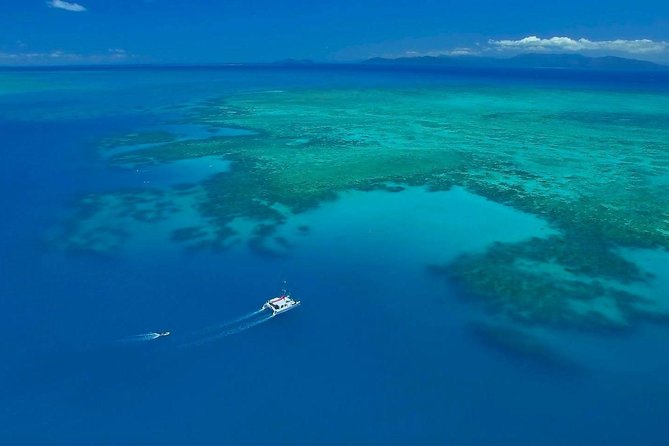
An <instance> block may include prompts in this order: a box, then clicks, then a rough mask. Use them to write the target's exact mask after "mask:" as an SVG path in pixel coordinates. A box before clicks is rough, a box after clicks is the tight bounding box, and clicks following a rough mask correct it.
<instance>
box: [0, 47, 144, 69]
mask: <svg viewBox="0 0 669 446" xmlns="http://www.w3.org/2000/svg"><path fill="white" fill-rule="evenodd" d="M134 59H136V56H135V55H134V54H131V53H128V52H127V51H126V50H124V49H122V48H109V49H108V50H107V51H105V52H100V53H89V54H80V53H73V52H69V51H62V50H53V51H48V52H3V51H0V65H3V64H6V65H68V64H114V63H126V62H130V61H132V60H134Z"/></svg>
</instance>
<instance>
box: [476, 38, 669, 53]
mask: <svg viewBox="0 0 669 446" xmlns="http://www.w3.org/2000/svg"><path fill="white" fill-rule="evenodd" d="M488 44H489V45H490V47H491V48H493V49H496V50H498V51H516V52H526V51H529V52H564V51H572V52H579V51H600V52H616V53H627V54H654V53H662V52H664V51H666V50H667V49H669V43H667V42H663V41H654V40H650V39H637V40H624V39H616V40H588V39H583V38H581V39H572V38H570V37H551V38H549V39H542V38H540V37H537V36H528V37H525V38H523V39H519V40H492V39H491V40H489V41H488Z"/></svg>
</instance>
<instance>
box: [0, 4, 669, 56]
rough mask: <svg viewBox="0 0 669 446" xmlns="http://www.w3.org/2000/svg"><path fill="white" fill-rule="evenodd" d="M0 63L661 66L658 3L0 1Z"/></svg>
mask: <svg viewBox="0 0 669 446" xmlns="http://www.w3.org/2000/svg"><path fill="white" fill-rule="evenodd" d="M0 8H1V9H0V64H25V63H33V64H36V63H55V64H67V63H107V62H110V63H111V62H124V63H132V62H163V63H206V62H254V61H260V62H262V61H273V60H278V59H285V58H297V59H301V58H309V59H314V60H319V61H348V60H358V59H363V58H367V57H374V56H404V55H424V54H481V55H492V56H507V55H512V54H516V53H520V52H537V51H542V52H579V53H582V54H590V55H602V54H614V55H620V56H627V57H634V58H640V59H647V60H654V61H660V62H666V63H669V43H668V42H669V1H666V0H664V1H647V0H636V1H634V2H631V1H629V0H608V1H606V2H604V1H595V0H581V1H575V0H561V1H559V2H544V1H539V0H531V1H530V0H516V1H514V2H513V4H512V5H511V4H510V2H501V1H499V0H496V1H494V0H468V1H450V0H386V1H381V0H330V1H320V0H311V1H307V0H283V1H278V0H273V1H268V0H256V1H254V0H217V1H213V0H72V1H69V0H68V1H65V0H0Z"/></svg>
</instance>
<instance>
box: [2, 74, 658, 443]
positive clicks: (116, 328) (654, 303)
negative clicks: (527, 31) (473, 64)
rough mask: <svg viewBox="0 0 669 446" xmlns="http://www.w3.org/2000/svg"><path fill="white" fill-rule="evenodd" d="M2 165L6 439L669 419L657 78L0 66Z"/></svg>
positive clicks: (561, 436)
mask: <svg viewBox="0 0 669 446" xmlns="http://www.w3.org/2000/svg"><path fill="white" fill-rule="evenodd" d="M0 190H1V191H2V193H1V194H0V204H1V208H2V219H1V220H0V321H1V323H0V340H1V341H0V358H1V359H0V444H5V445H12V446H20V445H68V446H73V445H82V446H83V445H436V444H443V445H453V446H459V445H463V446H464V445H513V446H536V445H542V446H557V445H608V446H631V445H635V446H645V445H667V444H669V431H668V430H667V420H668V419H669V417H668V414H669V354H668V351H669V350H668V349H667V345H668V342H669V251H668V249H669V213H668V212H669V203H668V200H669V75H667V74H662V73H651V74H648V73H605V72H601V73H600V72H597V73H591V72H572V71H554V70H545V71H542V70H533V71H501V70H480V69H458V70H448V69H444V70H441V69H434V68H430V69H413V68H401V69H400V68H392V67H363V66H318V65H315V66H309V67H299V66H293V67H282V66H228V67H225V66H220V67H142V68H128V67H126V68H123V67H116V68H113V67H112V68H107V69H97V68H88V69H73V70H67V69H39V70H5V71H0ZM283 287H287V288H288V289H289V290H290V291H291V292H292V295H293V297H294V298H295V299H298V300H300V301H301V305H300V306H299V307H297V308H296V309H295V310H293V311H290V312H287V313H285V314H281V315H278V316H276V317H272V318H269V317H266V316H268V315H267V313H257V310H258V309H259V308H260V307H261V305H262V304H263V303H264V302H265V301H266V300H267V299H269V298H271V297H274V296H276V295H278V294H279V293H280V292H281V289H282V288H283ZM254 312H255V314H252V313H254ZM165 331H170V333H171V334H170V335H169V336H164V337H158V338H157V337H156V336H155V335H154V333H160V332H165Z"/></svg>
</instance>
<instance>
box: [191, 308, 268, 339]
mask: <svg viewBox="0 0 669 446" xmlns="http://www.w3.org/2000/svg"><path fill="white" fill-rule="evenodd" d="M273 316H274V314H273V313H272V312H271V311H268V310H266V309H265V308H261V309H260V310H257V311H254V312H252V313H248V314H246V315H244V316H241V317H238V318H236V319H233V320H231V321H227V322H224V323H222V324H218V325H215V326H213V327H209V328H205V329H203V330H200V331H199V332H196V335H199V336H196V339H194V340H192V341H190V342H186V343H184V344H181V345H180V346H179V347H181V348H185V347H196V346H199V345H202V344H207V343H209V342H213V341H217V340H219V339H222V338H225V337H226V336H230V335H233V334H237V333H241V332H242V331H246V330H248V329H249V328H252V327H255V326H256V325H260V324H262V323H263V322H267V321H268V320H270V319H271V318H272V317H273Z"/></svg>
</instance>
